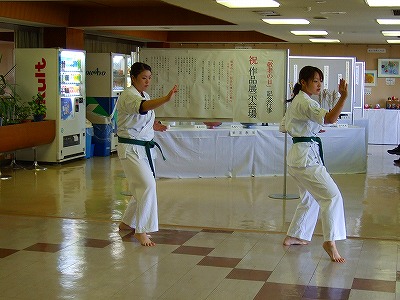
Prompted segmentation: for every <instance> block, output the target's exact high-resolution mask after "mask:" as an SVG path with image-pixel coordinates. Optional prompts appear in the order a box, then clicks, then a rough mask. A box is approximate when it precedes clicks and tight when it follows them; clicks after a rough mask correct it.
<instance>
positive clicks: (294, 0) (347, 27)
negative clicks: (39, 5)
mask: <svg viewBox="0 0 400 300" xmlns="http://www.w3.org/2000/svg"><path fill="white" fill-rule="evenodd" d="M31 1H32V0H31ZM277 1H278V2H279V3H280V4H281V5H280V7H278V8H265V9H262V8H257V9H254V8H253V9H251V8H250V9H230V8H227V7H225V6H222V5H220V4H218V3H216V2H215V0H94V1H72V0H71V1H65V0H64V1H61V0H49V1H43V2H46V3H49V2H56V3H62V4H63V5H65V4H66V3H67V4H68V3H73V4H74V5H80V6H87V7H88V6H89V7H103V8H104V7H110V13H111V14H118V8H121V7H123V6H125V8H124V9H126V8H127V6H129V5H134V6H135V7H132V18H134V16H135V15H137V14H141V15H143V14H144V15H145V14H146V6H147V7H148V6H158V5H160V4H161V5H164V6H165V5H168V4H169V5H173V6H177V7H181V8H184V9H186V10H190V11H192V12H196V13H200V14H203V15H206V16H210V17H213V18H216V19H219V20H223V21H226V22H230V23H232V25H190V26H188V25H179V23H180V20H185V15H184V14H183V15H182V16H181V19H178V20H177V19H176V18H174V19H173V20H171V22H170V24H168V23H165V24H163V26H159V24H156V23H155V22H154V18H153V21H152V18H151V16H150V15H149V16H148V19H149V22H147V21H146V22H143V23H142V24H140V25H139V26H138V25H136V26H130V23H127V24H126V25H124V24H119V25H118V26H114V25H110V26H101V25H97V26H96V27H93V26H91V27H89V26H83V25H82V26H76V27H78V28H82V29H85V30H87V31H94V30H96V31H98V30H110V29H112V30H135V31H137V30H141V31H175V32H176V31H192V32H195V31H226V32H227V34H228V32H231V31H232V32H233V31H256V32H259V33H261V34H264V35H267V36H272V37H275V38H278V39H282V40H284V41H286V42H289V43H310V42H309V40H308V39H309V38H310V37H309V36H295V35H293V34H291V33H290V31H291V30H326V31H328V35H327V36H326V38H329V39H331V38H332V39H339V40H340V42H341V43H345V44H387V42H386V40H387V39H388V38H387V37H384V36H383V35H382V33H381V31H382V30H400V26H389V25H379V24H378V23H377V22H376V19H377V18H396V19H400V16H395V15H394V9H400V0H399V1H398V2H399V7H381V8H372V7H369V6H368V5H367V4H366V3H365V1H364V0H325V1H317V0H277ZM14 2H18V1H14ZM36 2H37V1H36ZM112 7H114V8H112ZM162 9H163V8H162V6H160V10H162ZM113 10H114V12H112V11H113ZM255 11H263V12H265V13H268V12H273V13H275V14H277V15H279V16H275V18H305V19H308V20H309V21H310V24H309V25H269V24H267V23H265V22H263V21H262V20H261V19H262V18H263V14H262V13H260V12H255ZM0 15H1V12H0ZM89 17H90V16H89ZM0 20H1V19H0ZM185 23H186V24H187V22H184V23H182V24H185ZM177 24H178V25H177ZM42 25H43V24H42ZM391 39H399V38H398V37H394V38H391Z"/></svg>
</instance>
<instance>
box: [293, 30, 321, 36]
mask: <svg viewBox="0 0 400 300" xmlns="http://www.w3.org/2000/svg"><path fill="white" fill-rule="evenodd" d="M291 33H293V34H294V35H327V34H328V32H327V31H325V30H292V31H291Z"/></svg>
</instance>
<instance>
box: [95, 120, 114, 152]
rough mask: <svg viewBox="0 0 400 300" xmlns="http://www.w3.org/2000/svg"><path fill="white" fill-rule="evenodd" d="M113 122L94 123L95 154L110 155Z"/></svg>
mask: <svg viewBox="0 0 400 300" xmlns="http://www.w3.org/2000/svg"><path fill="white" fill-rule="evenodd" d="M112 130H113V129H112V124H93V140H92V143H93V144H94V152H93V155H94V156H110V154H111V134H112Z"/></svg>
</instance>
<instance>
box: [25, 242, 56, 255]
mask: <svg viewBox="0 0 400 300" xmlns="http://www.w3.org/2000/svg"><path fill="white" fill-rule="evenodd" d="M60 249H62V246H61V245H59V244H49V243H36V244H34V245H32V246H30V247H27V248H25V249H24V250H27V251H38V252H51V253H55V252H58V251H59V250H60Z"/></svg>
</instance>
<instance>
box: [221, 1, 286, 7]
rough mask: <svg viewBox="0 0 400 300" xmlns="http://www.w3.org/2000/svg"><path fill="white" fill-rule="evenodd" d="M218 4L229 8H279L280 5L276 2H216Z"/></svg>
mask: <svg viewBox="0 0 400 300" xmlns="http://www.w3.org/2000/svg"><path fill="white" fill-rule="evenodd" d="M216 1H217V3H219V4H221V5H224V6H226V7H229V8H244V7H279V5H280V4H279V3H278V2H276V1H274V0H216Z"/></svg>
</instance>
